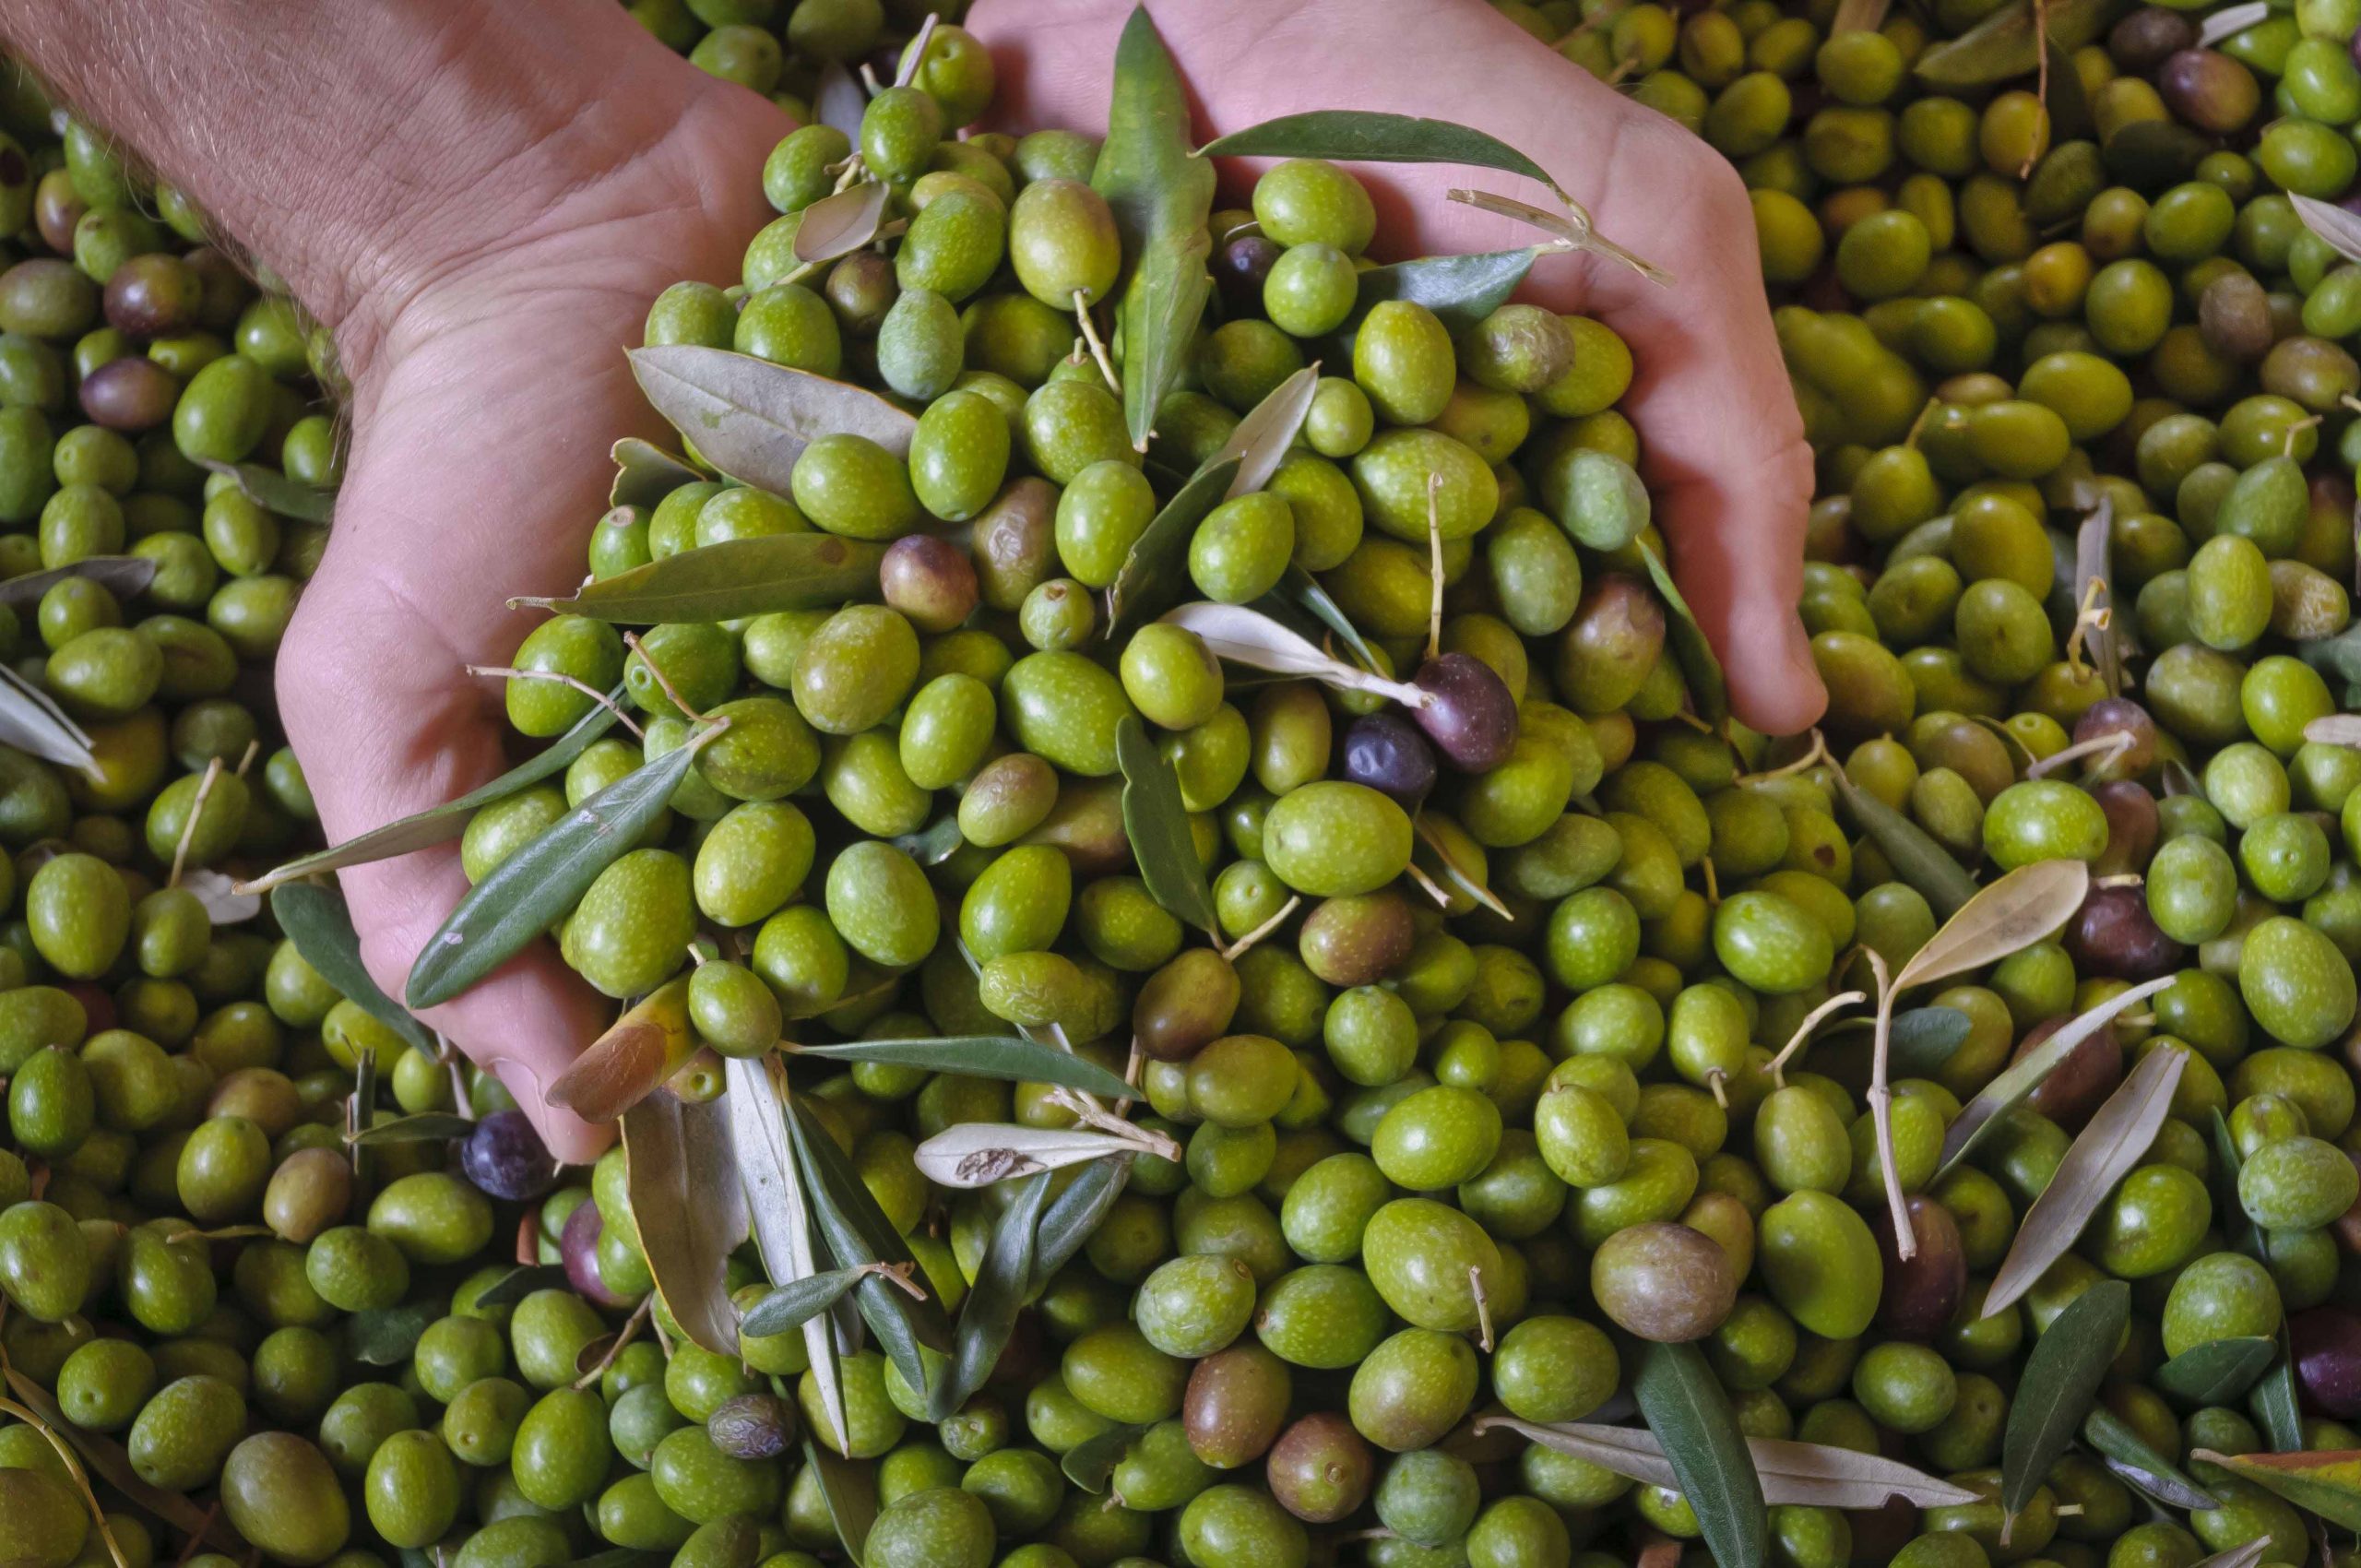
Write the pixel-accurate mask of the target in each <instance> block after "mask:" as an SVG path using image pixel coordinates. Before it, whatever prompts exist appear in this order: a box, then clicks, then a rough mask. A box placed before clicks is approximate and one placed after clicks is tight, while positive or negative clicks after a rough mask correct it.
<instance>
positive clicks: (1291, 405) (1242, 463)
mask: <svg viewBox="0 0 2361 1568" xmlns="http://www.w3.org/2000/svg"><path fill="white" fill-rule="evenodd" d="M1319 389H1320V363H1319V362H1318V361H1317V360H1315V361H1313V362H1311V363H1310V364H1308V365H1306V366H1304V367H1303V368H1302V369H1301V370H1299V371H1297V372H1296V373H1295V374H1293V375H1290V376H1288V377H1287V379H1286V380H1285V381H1282V382H1280V383H1279V384H1278V385H1277V386H1274V387H1272V388H1271V390H1270V391H1269V392H1267V393H1265V394H1264V397H1263V400H1262V401H1261V402H1259V403H1257V404H1255V405H1254V406H1253V407H1252V409H1249V410H1247V411H1246V417H1245V418H1244V419H1242V420H1240V421H1239V422H1238V423H1237V425H1236V427H1235V428H1233V429H1232V430H1231V431H1230V433H1229V439H1228V440H1227V441H1225V442H1223V443H1222V444H1221V447H1220V449H1219V450H1217V451H1216V452H1215V453H1214V455H1213V456H1212V457H1208V458H1206V459H1205V460H1204V462H1203V463H1202V464H1200V465H1198V466H1199V467H1200V468H1211V467H1213V466H1214V465H1215V464H1216V463H1222V462H1227V461H1228V460H1229V459H1231V458H1233V457H1235V458H1236V459H1238V474H1237V477H1236V478H1234V479H1232V480H1231V481H1229V494H1231V495H1243V494H1245V493H1247V492H1249V491H1253V490H1260V489H1262V488H1263V487H1264V485H1266V484H1268V483H1270V482H1271V476H1272V475H1273V474H1275V473H1276V472H1278V469H1279V465H1280V464H1281V463H1282V462H1284V461H1286V459H1287V449H1288V448H1289V447H1291V446H1293V445H1295V439H1296V436H1297V435H1298V434H1300V433H1301V432H1302V430H1303V422H1304V420H1305V419H1306V418H1307V417H1308V416H1309V415H1310V414H1311V398H1312V395H1313V394H1314V393H1316V392H1317V391H1319Z"/></svg>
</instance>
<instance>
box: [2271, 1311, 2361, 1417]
mask: <svg viewBox="0 0 2361 1568" xmlns="http://www.w3.org/2000/svg"><path fill="white" fill-rule="evenodd" d="M2287 1337H2288V1340H2289V1341H2290V1344H2291V1346H2292V1348H2293V1350H2294V1353H2295V1357H2296V1378H2297V1380H2298V1381H2300V1382H2301V1383H2302V1384H2303V1385H2304V1403H2305V1404H2306V1405H2308V1406H2309V1407H2310V1408H2312V1409H2314V1410H2316V1411H2318V1412H2319V1414H2321V1415H2323V1416H2327V1417H2329V1418H2330V1419H2331V1420H2339V1421H2349V1420H2353V1418H2354V1417H2355V1416H2361V1317H2356V1316H2355V1314H2354V1313H2352V1312H2351V1311H2350V1310H2349V1309H2347V1308H2344V1307H2314V1308H2312V1309H2311V1310H2310V1311H2309V1312H2302V1313H2296V1315H2295V1316H2294V1317H2291V1318H2289V1319H2288V1320H2287Z"/></svg>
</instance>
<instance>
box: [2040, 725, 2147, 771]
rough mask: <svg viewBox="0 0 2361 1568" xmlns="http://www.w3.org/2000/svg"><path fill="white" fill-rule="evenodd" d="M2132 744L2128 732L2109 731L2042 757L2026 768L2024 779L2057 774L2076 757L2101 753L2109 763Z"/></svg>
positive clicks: (2128, 749) (2126, 750)
mask: <svg viewBox="0 0 2361 1568" xmlns="http://www.w3.org/2000/svg"><path fill="white" fill-rule="evenodd" d="M2132 743H2133V742H2132V739H2131V734H2130V731H2125V730H2110V731H2107V732H2106V734H2104V735H2094V736H2092V737H2091V738H2090V739H2089V740H2087V741H2077V742H2074V743H2073V744H2072V745H2070V746H2067V747H2064V748H2062V749H2060V750H2058V751H2054V752H2052V753H2050V754H2048V755H2047V756H2046V757H2043V758H2042V759H2041V760H2040V761H2038V762H2036V763H2035V764H2034V765H2033V766H2030V767H2028V768H2026V769H2025V777H2026V778H2047V776H2048V775H2050V774H2052V773H2055V772H2057V771H2058V769H2059V768H2061V767H2063V766H2066V765H2067V764H2068V763H2070V762H2072V761H2073V760H2074V759H2075V758H2077V757H2086V756H2095V755H2096V754H2099V753H2101V752H2105V753H2106V759H2107V760H2108V761H2109V762H2113V761H2114V760H2115V759H2116V758H2117V757H2119V756H2121V755H2122V754H2124V753H2126V752H2128V751H2130V749H2131V747H2132Z"/></svg>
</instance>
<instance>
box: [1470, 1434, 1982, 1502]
mask: <svg viewBox="0 0 2361 1568" xmlns="http://www.w3.org/2000/svg"><path fill="white" fill-rule="evenodd" d="M1470 1425H1471V1428H1472V1430H1473V1431H1475V1432H1476V1433H1477V1435H1479V1436H1480V1435H1481V1434H1483V1433H1485V1432H1488V1431H1513V1432H1515V1433H1517V1434H1518V1435H1519V1436H1521V1437H1524V1438H1525V1439H1527V1440H1529V1441H1531V1442H1534V1443H1539V1444H1541V1445H1542V1446H1543V1447H1544V1448H1549V1449H1554V1450H1556V1451H1557V1452H1558V1453H1560V1454H1571V1455H1573V1456H1574V1457H1576V1458H1578V1459H1587V1460H1589V1461H1590V1462H1591V1463H1592V1464H1594V1465H1596V1466H1597V1467H1599V1468H1601V1469H1603V1470H1611V1471H1613V1472H1614V1473H1615V1474H1617V1475H1619V1476H1625V1477H1628V1478H1630V1479H1632V1480H1635V1481H1640V1482H1643V1483H1644V1484H1646V1485H1649V1486H1663V1487H1677V1486H1679V1484H1680V1483H1679V1479H1678V1478H1677V1477H1676V1476H1675V1475H1674V1473H1673V1468H1672V1463H1671V1461H1670V1460H1668V1459H1667V1458H1666V1457H1665V1452H1664V1445H1663V1444H1662V1443H1659V1442H1658V1441H1657V1440H1656V1437H1655V1433H1653V1432H1650V1431H1642V1430H1639V1429H1637V1428H1634V1427H1614V1426H1602V1425H1598V1424H1596V1423H1584V1422H1579V1421H1560V1422H1557V1423H1554V1424H1548V1423H1543V1422H1539V1421H1526V1420H1517V1419H1516V1418H1514V1417H1513V1416H1478V1417H1477V1418H1476V1420H1474V1421H1473V1422H1471V1423H1470ZM1746 1447H1747V1452H1748V1453H1749V1454H1750V1455H1751V1456H1752V1457H1753V1460H1754V1470H1755V1474H1756V1475H1758V1476H1759V1477H1761V1478H1762V1498H1763V1501H1764V1503H1767V1504H1768V1505H1770V1506H1771V1507H1774V1508H1778V1507H1788V1506H1794V1505H1798V1504H1800V1505H1805V1506H1810V1507H1820V1508H1880V1507H1883V1506H1884V1505H1885V1503H1887V1502H1888V1501H1890V1500H1891V1499H1893V1498H1897V1497H1898V1498H1901V1499H1902V1500H1903V1501H1904V1502H1906V1503H1913V1504H1916V1506H1918V1507H1921V1508H1948V1507H1954V1506H1957V1505H1959V1504H1962V1503H1974V1502H1976V1501H1979V1496H1980V1494H1978V1493H1976V1492H1973V1491H1969V1490H1968V1489H1967V1488H1965V1487H1964V1486H1958V1485H1954V1484H1953V1483H1952V1482H1950V1481H1947V1480H1940V1479H1937V1478H1935V1477H1933V1476H1930V1475H1928V1474H1927V1473H1926V1472H1925V1471H1923V1470H1917V1469H1914V1468H1912V1467H1910V1466H1908V1465H1905V1464H1903V1463H1902V1462H1901V1461H1899V1460H1896V1459H1888V1458H1885V1457H1884V1456H1882V1455H1877V1454H1861V1453H1857V1452H1855V1451H1854V1450H1852V1449H1850V1448H1836V1447H1833V1446H1830V1445H1828V1444H1825V1443H1797V1442H1794V1441H1792V1440H1789V1439H1786V1438H1767V1437H1750V1438H1748V1439H1747V1440H1746Z"/></svg>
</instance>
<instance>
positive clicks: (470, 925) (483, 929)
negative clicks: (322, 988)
mask: <svg viewBox="0 0 2361 1568" xmlns="http://www.w3.org/2000/svg"><path fill="white" fill-rule="evenodd" d="M719 732H720V731H718V729H709V730H706V731H703V733H702V734H701V735H699V736H697V737H696V738H694V739H692V740H691V741H690V742H688V743H687V744H686V745H683V746H679V747H676V748H674V749H673V750H671V751H669V752H667V753H665V754H663V755H662V756H660V757H658V758H657V759H656V760H655V761H654V762H651V763H647V764H646V765H645V766H640V767H637V768H635V769H633V770H632V771H631V772H629V773H626V774H624V775H623V777H622V778H618V779H616V780H615V781H614V782H613V783H612V784H610V785H608V786H607V787H606V788H605V789H603V790H599V792H598V793H597V794H595V795H593V796H591V797H590V798H589V799H588V800H587V801H585V802H582V804H581V805H579V806H577V807H575V809H574V810H572V811H570V812H568V813H566V814H565V815H564V816H563V817H560V818H559V819H558V820H557V821H556V822H554V823H552V824H551V825H550V826H548V827H546V828H544V829H542V830H541V832H540V834H539V835H538V836H537V837H534V838H533V839H532V840H531V841H530V842H528V843H527V844H526V845H525V846H524V847H523V848H522V849H518V850H517V851H516V853H515V854H512V855H510V856H509V857H508V858H507V859H506V860H504V861H501V862H500V864H499V865H498V866H496V867H494V868H493V870H492V874H490V875H489V876H487V877H485V878H484V879H483V880H482V881H481V882H479V883H477V884H476V885H475V886H474V887H473V888H471V889H469V893H468V896H467V897H464V898H462V899H460V900H459V907H458V908H457V909H453V910H452V911H451V913H450V915H449V917H448V918H447V919H445V921H444V922H443V923H442V925H441V926H440V927H438V928H437V929H436V930H435V932H434V934H433V936H431V937H429V938H427V941H426V946H425V948H424V950H422V951H421V953H420V954H419V956H418V960H417V962H415V963H413V964H412V965H411V966H410V970H409V985H408V986H407V987H406V988H405V1000H407V1001H408V1002H409V1004H410V1005H411V1006H413V1007H433V1006H436V1005H438V1004H442V1003H445V1002H448V1001H450V1000H451V998H453V997H455V996H457V995H458V994H459V992H463V991H465V990H467V989H468V987H469V986H471V985H473V984H475V983H476V981H478V980H481V979H483V977H484V976H486V975H488V974H490V973H492V970H494V969H496V968H499V967H500V966H501V965H503V964H504V963H506V962H507V961H508V960H509V959H511V958H513V957H515V956H516V955H517V954H518V953H520V952H522V951H524V949H525V948H526V946H527V945H528V944H530V943H531V942H532V941H533V940H534V939H535V938H536V937H538V936H540V934H541V933H542V932H545V931H547V930H548V929H549V928H550V927H551V926H552V925H553V924H554V923H556V921H557V919H558V917H559V916H561V915H563V914H564V913H565V911H566V910H568V909H572V908H574V906H575V905H576V904H578V903H580V902H581V901H582V896H583V895H584V894H585V893H587V892H588V891H589V890H590V885H591V884H592V883H593V882H596V881H598V880H599V873H600V872H602V871H604V870H606V869H607V868H608V867H609V866H611V865H612V864H614V863H615V861H618V860H621V859H622V858H623V854H624V852H625V851H626V850H628V849H630V848H631V847H632V846H633V845H634V844H636V843H638V842H639V836H640V834H641V833H642V832H644V831H645V830H646V829H647V825H648V824H649V823H651V822H654V821H655V820H656V819H657V817H658V816H659V815H661V814H663V813H664V812H665V811H667V810H669V809H670V806H671V802H672V791H673V790H677V789H679V788H680V787H681V780H682V778H686V777H687V776H688V771H689V765H690V764H691V763H692V762H694V761H695V760H696V752H697V749H698V747H699V746H700V745H701V744H703V743H704V741H705V740H706V738H708V737H710V736H712V735H715V734H718V733H719ZM286 891H287V889H286V888H281V889H279V892H280V893H282V894H283V893H285V892H286ZM274 897H276V896H274ZM317 967H318V966H316V965H314V968H317ZM331 983H333V982H331Z"/></svg>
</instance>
